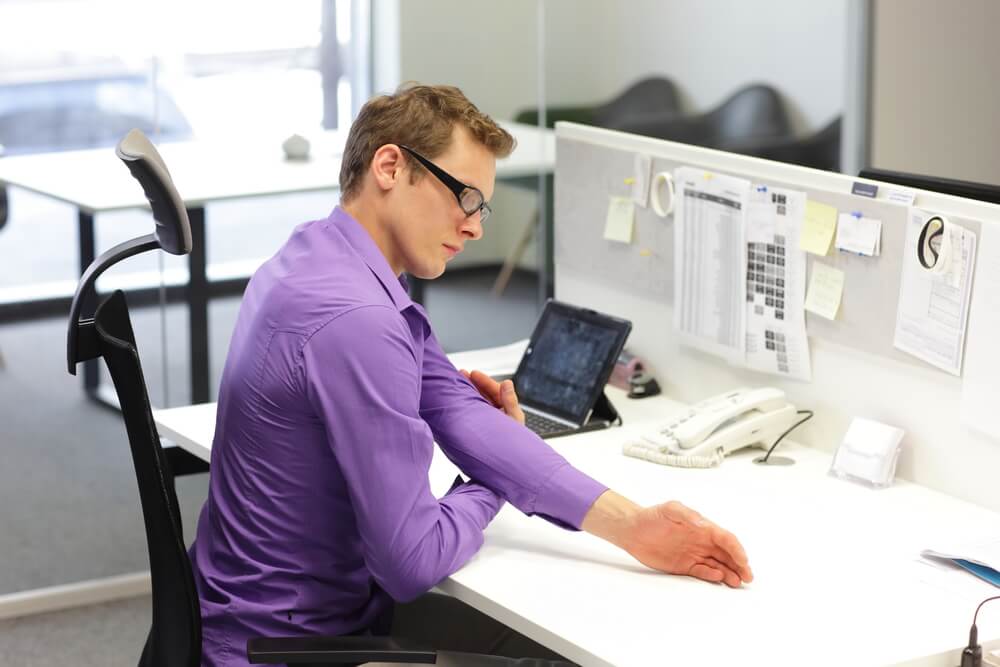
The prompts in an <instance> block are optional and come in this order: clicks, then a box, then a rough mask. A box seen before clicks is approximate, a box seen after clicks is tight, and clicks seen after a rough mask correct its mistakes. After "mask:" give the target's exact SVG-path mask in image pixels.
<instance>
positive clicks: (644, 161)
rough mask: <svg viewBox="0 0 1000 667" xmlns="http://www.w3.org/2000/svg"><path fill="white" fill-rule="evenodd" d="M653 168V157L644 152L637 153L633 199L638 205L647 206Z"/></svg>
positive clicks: (633, 177)
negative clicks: (650, 175)
mask: <svg viewBox="0 0 1000 667" xmlns="http://www.w3.org/2000/svg"><path fill="white" fill-rule="evenodd" d="M652 169H653V158H651V157H649V156H648V155H643V154H642V153H636V154H635V164H634V166H633V169H632V172H633V174H632V201H633V202H635V205H636V206H641V207H643V208H646V204H647V203H648V202H649V174H650V172H651V171H652Z"/></svg>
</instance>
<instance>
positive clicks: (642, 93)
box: [593, 76, 681, 127]
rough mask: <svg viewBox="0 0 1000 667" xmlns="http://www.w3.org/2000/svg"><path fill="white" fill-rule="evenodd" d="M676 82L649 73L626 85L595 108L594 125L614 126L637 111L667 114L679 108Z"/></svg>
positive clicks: (675, 111) (639, 112) (673, 112)
mask: <svg viewBox="0 0 1000 667" xmlns="http://www.w3.org/2000/svg"><path fill="white" fill-rule="evenodd" d="M680 108H681V105H680V96H679V95H678V93H677V86H675V85H674V82H673V81H671V80H670V79H665V78H663V77H660V76H651V77H647V78H645V79H642V80H640V81H637V82H636V83H634V84H632V85H631V86H629V87H628V88H627V89H626V90H625V91H624V92H623V93H622V94H621V95H619V96H618V97H616V98H615V99H613V100H611V101H610V102H608V103H607V104H604V105H603V106H600V107H597V108H596V109H594V112H593V113H594V125H597V126H599V127H614V126H615V125H616V124H617V123H619V122H621V121H622V120H624V119H626V118H628V117H630V116H634V115H637V114H647V113H657V114H663V115H664V116H670V115H672V114H675V113H678V112H679V111H680Z"/></svg>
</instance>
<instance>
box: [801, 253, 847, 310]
mask: <svg viewBox="0 0 1000 667" xmlns="http://www.w3.org/2000/svg"><path fill="white" fill-rule="evenodd" d="M843 293H844V272H843V271H841V270H840V269H835V268H833V267H832V266H827V265H826V264H821V263H820V262H813V265H812V278H810V280H809V291H808V293H807V294H806V310H808V311H809V312H811V313H816V314H817V315H820V316H822V317H825V318H826V319H828V320H835V319H837V311H838V310H840V298H841V296H842V295H843Z"/></svg>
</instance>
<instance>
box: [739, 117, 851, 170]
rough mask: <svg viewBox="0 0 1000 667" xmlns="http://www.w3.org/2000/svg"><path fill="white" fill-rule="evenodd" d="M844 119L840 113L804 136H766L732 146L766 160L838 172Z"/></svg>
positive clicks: (743, 152)
mask: <svg viewBox="0 0 1000 667" xmlns="http://www.w3.org/2000/svg"><path fill="white" fill-rule="evenodd" d="M842 120H843V118H842V117H841V116H837V117H836V118H834V119H833V120H832V121H830V122H829V123H827V124H826V126H824V127H823V128H822V129H820V130H819V131H818V132H816V133H814V134H811V135H809V136H807V137H803V138H801V139H791V138H787V139H785V138H780V139H763V140H757V141H753V142H748V143H746V144H742V145H734V146H732V147H730V149H729V150H731V151H732V152H734V153H742V154H744V155H753V156H754V157H762V158H765V159H767V160H775V161H777V162H790V163H792V164H798V165H802V166H803V167H812V168H813V169H823V170H826V171H835V172H839V171H840V127H841V124H842Z"/></svg>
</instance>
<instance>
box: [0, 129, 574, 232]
mask: <svg viewBox="0 0 1000 667" xmlns="http://www.w3.org/2000/svg"><path fill="white" fill-rule="evenodd" d="M503 126H504V127H505V128H506V129H507V130H508V131H509V132H510V133H511V134H513V135H514V138H515V139H517V147H516V148H515V150H514V152H513V153H512V154H511V155H510V157H507V158H505V159H502V160H498V161H497V176H498V178H518V177H522V176H532V175H537V174H538V172H539V171H549V172H550V171H552V168H553V166H554V165H555V154H556V153H555V134H554V133H553V132H552V131H551V130H541V129H539V128H538V127H535V126H532V125H522V124H518V123H503ZM346 139H347V135H346V133H345V132H343V131H331V132H324V133H318V134H316V135H315V136H313V137H312V144H313V145H312V148H311V150H310V158H309V159H308V160H302V161H297V160H286V159H285V158H284V153H283V152H282V149H281V141H280V140H269V141H263V140H259V139H258V140H255V139H253V138H250V139H248V140H246V141H244V142H235V141H227V142H226V141H212V140H194V141H183V142H173V143H170V142H166V143H163V144H160V145H158V146H157V149H158V150H159V152H160V154H161V155H162V156H163V159H164V161H165V162H166V163H167V165H168V168H169V169H170V174H171V177H172V178H173V180H174V185H175V186H176V187H177V191H178V192H181V193H183V195H182V196H183V197H184V203H185V204H186V205H187V206H189V207H192V206H201V205H203V204H205V203H207V202H213V201H221V200H225V199H235V198H240V197H253V196H259V195H275V194H285V193H291V192H308V191H312V190H327V189H332V188H336V187H338V181H339V177H340V158H341V153H342V151H343V147H344V142H345V141H346ZM0 184H7V185H14V186H18V187H21V188H24V189H26V190H30V191H32V192H36V193H38V194H42V195H46V196H48V197H52V198H53V199H57V200H60V201H64V202H67V203H69V204H73V205H74V206H77V207H78V208H80V209H82V210H84V211H86V212H89V213H100V212H106V211H115V210H121V209H129V208H143V207H146V206H147V203H146V199H145V197H144V196H143V194H142V190H141V189H140V188H137V187H136V186H135V180H134V179H133V178H132V177H131V175H130V174H129V172H128V170H127V169H124V168H122V165H121V162H120V160H118V158H116V157H115V154H114V149H113V148H99V149H90V150H82V151H65V152H58V153H39V154H35V155H19V156H12V157H7V158H3V159H0Z"/></svg>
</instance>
